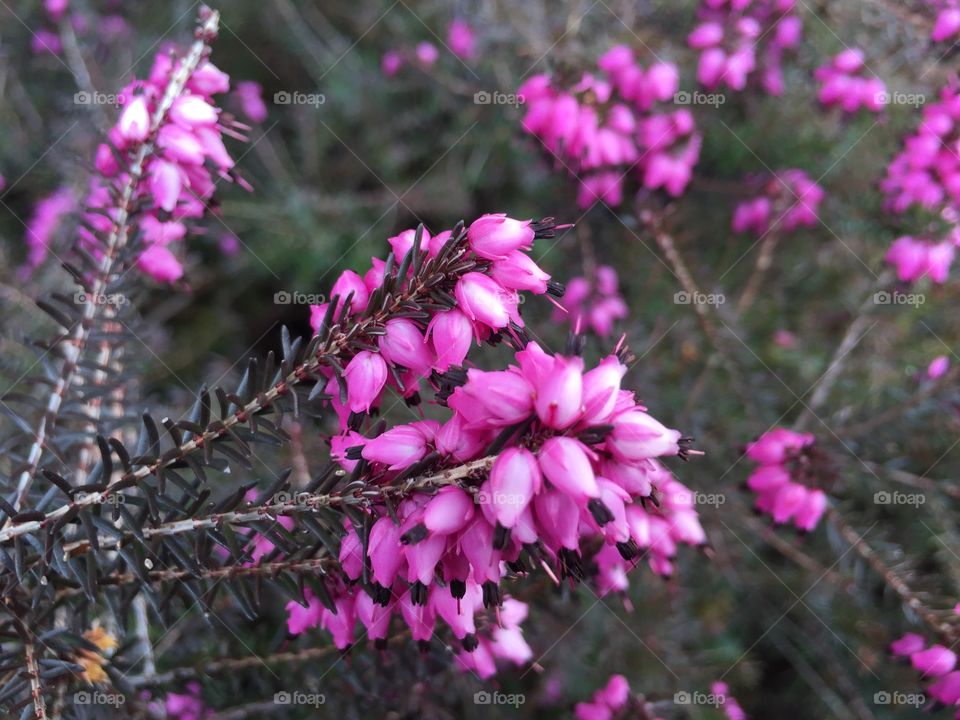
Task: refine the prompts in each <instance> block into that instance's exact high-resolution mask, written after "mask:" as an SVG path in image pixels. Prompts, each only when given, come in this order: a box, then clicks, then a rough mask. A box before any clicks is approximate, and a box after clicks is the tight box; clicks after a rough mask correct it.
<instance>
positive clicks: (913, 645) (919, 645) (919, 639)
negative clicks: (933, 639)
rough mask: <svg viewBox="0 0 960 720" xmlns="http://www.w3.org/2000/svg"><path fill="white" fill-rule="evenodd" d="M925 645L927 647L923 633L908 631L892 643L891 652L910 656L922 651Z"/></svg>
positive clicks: (899, 655)
mask: <svg viewBox="0 0 960 720" xmlns="http://www.w3.org/2000/svg"><path fill="white" fill-rule="evenodd" d="M924 647H926V642H925V641H924V639H923V636H922V635H917V634H916V633H907V634H906V635H904V636H903V637H901V638H900V639H899V640H895V641H894V642H892V643H890V652H892V653H893V654H894V655H896V656H898V657H909V656H911V655H913V654H914V653H917V652H920V651H921V650H923V648H924Z"/></svg>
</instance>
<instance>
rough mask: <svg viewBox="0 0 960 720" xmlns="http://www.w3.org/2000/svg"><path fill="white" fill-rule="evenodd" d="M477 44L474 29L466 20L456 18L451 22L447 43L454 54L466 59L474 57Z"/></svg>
mask: <svg viewBox="0 0 960 720" xmlns="http://www.w3.org/2000/svg"><path fill="white" fill-rule="evenodd" d="M475 44H476V42H475V38H474V36H473V30H472V29H471V28H470V25H469V24H468V23H467V21H466V20H461V19H460V18H456V19H455V20H453V21H452V22H451V23H450V27H449V28H448V29H447V45H448V46H449V47H450V49H451V50H452V51H453V54H454V55H456V56H458V57H461V58H463V59H464V60H470V59H472V58H473V56H474V53H475V51H476V48H475Z"/></svg>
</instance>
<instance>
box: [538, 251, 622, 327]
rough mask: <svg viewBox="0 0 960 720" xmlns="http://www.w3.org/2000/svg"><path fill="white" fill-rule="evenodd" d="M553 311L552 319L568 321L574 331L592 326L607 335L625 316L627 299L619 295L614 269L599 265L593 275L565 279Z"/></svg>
mask: <svg viewBox="0 0 960 720" xmlns="http://www.w3.org/2000/svg"><path fill="white" fill-rule="evenodd" d="M559 302H560V307H559V308H557V309H556V311H555V312H554V314H553V320H554V322H564V321H566V322H569V323H570V325H571V327H572V328H573V330H574V332H578V333H579V332H584V331H586V330H591V331H593V332H594V333H596V334H597V335H599V336H600V337H604V338H605V337H609V336H610V333H611V332H612V331H613V325H614V323H615V322H616V321H617V320H623V319H624V318H625V317H627V303H626V302H625V301H624V299H623V297H622V296H621V295H620V287H619V282H618V280H617V271H616V270H614V269H613V268H612V267H610V266H609V265H600V266H598V267H597V268H596V271H595V272H594V276H593V279H592V280H590V279H587V278H585V277H575V278H573V279H572V280H570V282H568V283H567V289H566V292H564V294H563V297H562V298H561V299H560V301H559Z"/></svg>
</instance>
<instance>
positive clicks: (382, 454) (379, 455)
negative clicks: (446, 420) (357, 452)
mask: <svg viewBox="0 0 960 720" xmlns="http://www.w3.org/2000/svg"><path fill="white" fill-rule="evenodd" d="M427 440H428V438H427V437H426V436H425V435H424V434H423V432H422V431H421V430H420V429H419V428H417V427H415V426H413V425H397V426H396V427H393V428H390V429H389V430H387V431H386V432H385V433H383V434H382V435H378V436H377V437H375V438H373V439H372V440H367V442H366V443H365V444H364V446H363V451H362V454H363V457H364V458H365V459H367V460H369V461H370V462H379V463H383V464H384V465H387V466H388V469H389V470H402V469H403V468H405V467H407V466H408V465H412V464H413V463H415V462H417V461H418V460H422V459H423V457H424V456H425V455H426V454H427Z"/></svg>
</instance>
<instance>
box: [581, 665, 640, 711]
mask: <svg viewBox="0 0 960 720" xmlns="http://www.w3.org/2000/svg"><path fill="white" fill-rule="evenodd" d="M629 699H630V683H629V682H628V681H627V679H626V678H625V677H624V676H623V675H611V676H610V679H609V680H608V681H607V684H606V685H605V686H604V687H602V688H600V689H599V690H597V691H596V692H595V693H594V694H593V697H592V698H591V699H590V702H579V703H577V705H576V707H574V709H573V712H574V715H575V716H576V718H577V720H610V718H611V717H613V716H614V715H615V714H616V713H617V712H619V711H620V710H621V709H623V708H624V707H625V706H626V704H627V701H628V700H629Z"/></svg>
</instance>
